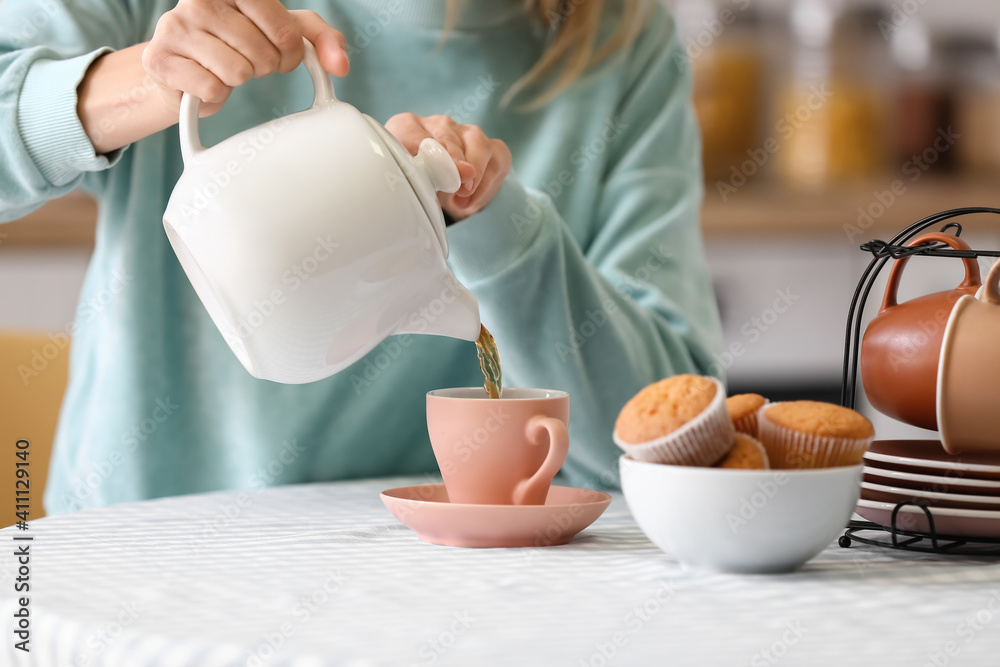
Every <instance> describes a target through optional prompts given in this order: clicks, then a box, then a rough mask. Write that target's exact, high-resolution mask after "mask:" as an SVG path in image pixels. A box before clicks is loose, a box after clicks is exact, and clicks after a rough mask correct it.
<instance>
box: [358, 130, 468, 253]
mask: <svg viewBox="0 0 1000 667" xmlns="http://www.w3.org/2000/svg"><path fill="white" fill-rule="evenodd" d="M363 115H364V117H365V120H367V121H368V124H369V125H371V126H372V128H373V129H374V130H375V132H376V133H378V135H379V137H381V138H382V143H384V144H385V145H386V147H388V149H389V153H390V154H392V157H393V159H394V160H396V164H398V165H399V168H400V170H401V171H402V172H403V176H405V177H406V180H407V182H408V183H409V184H410V188H411V189H412V190H413V193H414V194H415V195H416V196H417V199H418V200H419V201H420V205H421V206H422V207H423V209H424V213H425V214H426V215H427V219H428V220H430V223H431V227H433V228H434V236H435V237H436V238H437V240H438V243H439V244H440V246H441V252H442V253H444V258H445V259H447V258H448V237H447V235H446V233H445V222H444V214H443V213H442V211H441V204H440V203H439V202H438V198H437V193H438V191H441V192H448V193H451V192H457V191H458V189H459V188H460V187H461V186H462V181H461V177H460V176H459V174H458V168H457V167H456V166H455V163H454V161H453V160H452V159H451V156H450V155H448V152H447V151H446V150H445V149H444V148H443V147H442V146H441V145H440V144H438V143H437V142H436V141H432V140H427V139H425V140H424V141H423V142H421V144H420V151H419V152H418V153H417V155H416V157H414V156H412V155H410V154H409V153H408V152H407V151H406V149H405V148H403V146H402V144H400V143H399V141H398V140H397V139H396V137H394V136H392V134H390V133H389V131H388V130H386V129H385V128H384V127H382V125H381V124H380V123H379V122H378V121H376V120H375V119H374V118H372V117H371V116H369V115H368V114H363Z"/></svg>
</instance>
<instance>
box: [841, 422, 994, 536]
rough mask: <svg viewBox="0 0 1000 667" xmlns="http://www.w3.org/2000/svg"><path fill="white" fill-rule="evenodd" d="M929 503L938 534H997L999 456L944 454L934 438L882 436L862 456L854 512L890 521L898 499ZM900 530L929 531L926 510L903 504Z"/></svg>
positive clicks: (879, 521)
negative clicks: (889, 437)
mask: <svg viewBox="0 0 1000 667" xmlns="http://www.w3.org/2000/svg"><path fill="white" fill-rule="evenodd" d="M909 501H915V502H919V503H922V504H925V505H927V507H928V508H930V511H931V513H932V514H933V516H934V531H935V532H936V533H937V534H938V535H941V536H955V537H985V538H1000V454H992V455H984V454H962V455H959V456H954V455H952V454H948V453H947V452H945V451H944V449H943V448H942V447H941V443H940V442H938V441H937V440H880V441H876V442H874V443H872V446H871V448H870V449H869V450H868V452H867V453H866V454H865V466H864V480H863V481H862V484H861V499H860V500H859V501H858V506H857V509H856V511H857V513H858V514H860V515H861V516H863V517H864V518H866V519H868V520H869V521H874V522H875V523H877V524H880V525H882V526H890V525H891V524H892V511H893V509H894V508H895V507H896V505H897V504H898V503H901V502H909ZM896 528H897V529H899V530H908V531H917V532H929V531H930V526H929V525H928V522H927V517H926V515H925V514H924V511H923V510H922V509H921V508H919V507H917V506H915V505H904V506H902V507H901V508H900V510H899V513H898V514H897V515H896Z"/></svg>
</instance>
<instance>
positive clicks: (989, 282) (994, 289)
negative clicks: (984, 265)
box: [979, 261, 1000, 306]
mask: <svg viewBox="0 0 1000 667" xmlns="http://www.w3.org/2000/svg"><path fill="white" fill-rule="evenodd" d="M984 285H985V287H984V288H983V293H982V294H980V295H979V300H980V301H984V302H986V303H990V304H993V305H994V306H1000V261H998V262H996V263H995V264H994V265H993V268H991V269H990V272H989V273H987V274H986V282H985V283H984Z"/></svg>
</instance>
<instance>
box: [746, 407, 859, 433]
mask: <svg viewBox="0 0 1000 667" xmlns="http://www.w3.org/2000/svg"><path fill="white" fill-rule="evenodd" d="M764 414H765V415H767V418H768V419H769V420H770V421H771V422H772V423H773V424H775V425H777V426H782V427H784V428H787V429H790V430H792V431H798V432H800V433H809V434H812V435H818V436H823V437H831V438H870V437H872V436H873V435H875V428H874V427H873V426H872V423H871V422H870V421H868V419H867V418H866V417H864V416H863V415H860V414H858V413H857V412H855V411H854V410H851V409H850V408H845V407H843V406H840V405H834V404H833V403H820V402H818V401H787V402H784V403H776V404H774V405H772V406H771V407H769V408H767V410H766V411H765V412H764Z"/></svg>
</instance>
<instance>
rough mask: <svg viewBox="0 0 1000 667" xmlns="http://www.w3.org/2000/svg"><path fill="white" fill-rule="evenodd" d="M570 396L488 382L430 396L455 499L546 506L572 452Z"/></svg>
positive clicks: (431, 420) (434, 438)
mask: <svg viewBox="0 0 1000 667" xmlns="http://www.w3.org/2000/svg"><path fill="white" fill-rule="evenodd" d="M568 421H569V394H567V393H566V392H564V391H555V390H550V389H523V388H517V387H514V388H505V389H504V390H503V397H502V398H499V399H496V398H489V397H488V396H487V395H486V390H485V389H483V388H482V387H463V388H456V389H438V390H436V391H431V392H428V393H427V432H428V434H429V435H430V438H431V446H432V447H433V448H434V456H435V458H437V462H438V467H439V468H440V469H441V476H442V477H443V478H444V486H445V489H446V490H447V491H448V500H449V502H453V503H469V504H474V505H544V504H545V497H546V496H547V495H548V492H549V486H550V485H551V484H552V478H553V477H555V475H556V473H557V472H559V469H560V468H561V467H562V464H563V462H564V461H565V460H566V453H567V452H568V450H569V432H568V430H567V427H566V424H567V423H568Z"/></svg>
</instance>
